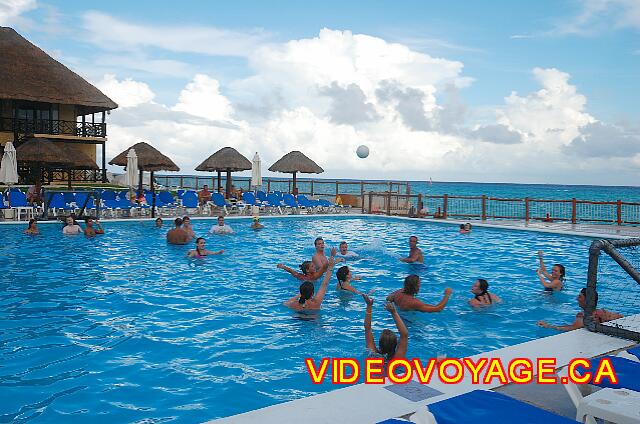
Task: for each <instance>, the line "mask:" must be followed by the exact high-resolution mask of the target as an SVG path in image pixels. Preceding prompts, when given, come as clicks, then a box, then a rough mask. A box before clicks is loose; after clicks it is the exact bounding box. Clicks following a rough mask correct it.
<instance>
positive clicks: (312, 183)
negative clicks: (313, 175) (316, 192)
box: [311, 180, 314, 197]
mask: <svg viewBox="0 0 640 424" xmlns="http://www.w3.org/2000/svg"><path fill="white" fill-rule="evenodd" d="M313 181H314V180H311V197H313Z"/></svg>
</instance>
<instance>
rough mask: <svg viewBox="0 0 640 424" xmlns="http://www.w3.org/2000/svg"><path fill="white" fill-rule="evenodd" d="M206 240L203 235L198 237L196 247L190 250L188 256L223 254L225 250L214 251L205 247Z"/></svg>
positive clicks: (201, 256) (200, 256)
mask: <svg viewBox="0 0 640 424" xmlns="http://www.w3.org/2000/svg"><path fill="white" fill-rule="evenodd" d="M204 245H205V240H204V238H202V237H198V238H197V239H196V248H195V249H193V250H189V252H188V253H187V256H188V257H190V258H204V257H205V256H209V255H221V254H223V253H224V250H218V251H217V252H212V251H211V250H207V249H205V248H204Z"/></svg>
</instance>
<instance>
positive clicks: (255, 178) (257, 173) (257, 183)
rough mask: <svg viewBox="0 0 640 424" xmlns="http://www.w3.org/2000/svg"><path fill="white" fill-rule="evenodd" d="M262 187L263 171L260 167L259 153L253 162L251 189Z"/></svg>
mask: <svg viewBox="0 0 640 424" xmlns="http://www.w3.org/2000/svg"><path fill="white" fill-rule="evenodd" d="M260 187H262V170H261V165H260V156H258V152H256V154H255V155H254V156H253V160H252V161H251V188H254V189H256V188H260Z"/></svg>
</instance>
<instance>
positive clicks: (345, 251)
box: [338, 241, 360, 261]
mask: <svg viewBox="0 0 640 424" xmlns="http://www.w3.org/2000/svg"><path fill="white" fill-rule="evenodd" d="M359 257H360V255H358V254H357V253H356V252H354V251H353V250H349V245H348V244H347V242H346V241H343V242H340V245H339V246H338V258H340V259H343V260H344V261H346V260H347V259H357V258H359Z"/></svg>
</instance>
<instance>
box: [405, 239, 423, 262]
mask: <svg viewBox="0 0 640 424" xmlns="http://www.w3.org/2000/svg"><path fill="white" fill-rule="evenodd" d="M400 260H401V261H402V262H406V263H410V264H412V263H418V264H423V263H424V255H423V254H422V250H420V248H418V237H416V236H411V237H409V256H407V257H406V258H402V259H400Z"/></svg>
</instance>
